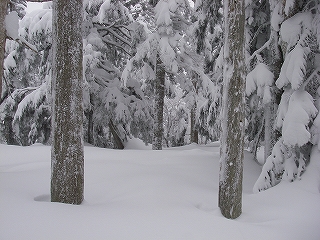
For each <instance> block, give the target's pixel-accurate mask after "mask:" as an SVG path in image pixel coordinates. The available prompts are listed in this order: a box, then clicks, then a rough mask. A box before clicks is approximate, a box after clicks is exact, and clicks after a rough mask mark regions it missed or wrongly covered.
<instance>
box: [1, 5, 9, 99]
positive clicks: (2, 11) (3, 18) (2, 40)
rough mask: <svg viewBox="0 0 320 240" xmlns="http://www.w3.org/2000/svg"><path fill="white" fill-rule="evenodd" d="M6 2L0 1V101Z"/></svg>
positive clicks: (4, 44) (4, 45)
mask: <svg viewBox="0 0 320 240" xmlns="http://www.w3.org/2000/svg"><path fill="white" fill-rule="evenodd" d="M7 7H8V0H1V1H0V101H1V99H2V82H3V67H4V66H3V64H4V53H5V47H6V26H5V22H4V20H5V17H6V15H7Z"/></svg>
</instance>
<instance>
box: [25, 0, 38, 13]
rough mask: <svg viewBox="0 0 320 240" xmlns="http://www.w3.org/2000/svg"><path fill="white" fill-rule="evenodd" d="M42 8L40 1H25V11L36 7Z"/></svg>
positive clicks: (30, 10)
mask: <svg viewBox="0 0 320 240" xmlns="http://www.w3.org/2000/svg"><path fill="white" fill-rule="evenodd" d="M41 8H42V3H35V2H27V9H26V12H27V13H29V12H32V11H33V10H36V9H41Z"/></svg>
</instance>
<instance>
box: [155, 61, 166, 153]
mask: <svg viewBox="0 0 320 240" xmlns="http://www.w3.org/2000/svg"><path fill="white" fill-rule="evenodd" d="M156 67H157V69H156V80H155V81H156V83H155V90H154V93H155V99H154V124H153V141H152V149H153V150H161V149H162V139H163V105H164V84H165V76H166V72H165V68H164V66H163V63H162V61H161V59H160V56H159V55H158V56H157V66H156Z"/></svg>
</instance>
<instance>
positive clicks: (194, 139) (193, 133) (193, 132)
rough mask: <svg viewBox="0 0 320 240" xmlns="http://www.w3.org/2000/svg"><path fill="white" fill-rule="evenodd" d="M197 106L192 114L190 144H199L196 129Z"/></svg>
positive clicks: (193, 108) (194, 106)
mask: <svg viewBox="0 0 320 240" xmlns="http://www.w3.org/2000/svg"><path fill="white" fill-rule="evenodd" d="M196 106H197V104H196V103H195V104H194V105H193V107H192V109H191V113H190V142H191V143H197V144H198V143H199V138H198V131H197V129H196V109H197V107H196Z"/></svg>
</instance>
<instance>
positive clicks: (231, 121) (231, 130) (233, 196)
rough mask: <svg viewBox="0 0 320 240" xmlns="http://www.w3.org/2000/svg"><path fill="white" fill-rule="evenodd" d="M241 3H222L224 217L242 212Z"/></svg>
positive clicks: (221, 197) (221, 186) (221, 180)
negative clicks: (223, 24)
mask: <svg viewBox="0 0 320 240" xmlns="http://www.w3.org/2000/svg"><path fill="white" fill-rule="evenodd" d="M244 5H245V3H244V0H225V1H224V19H225V32H224V33H225V36H224V61H225V62H224V73H223V75H224V76H223V78H224V85H223V112H222V119H221V122H222V137H221V149H220V154H221V156H220V176H219V207H220V210H221V213H222V215H223V216H225V217H226V218H231V219H234V218H237V217H239V216H240V215H241V212H242V175H243V149H244V106H245V95H244V92H245V76H244V66H245V63H244V20H245V18H244Z"/></svg>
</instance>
